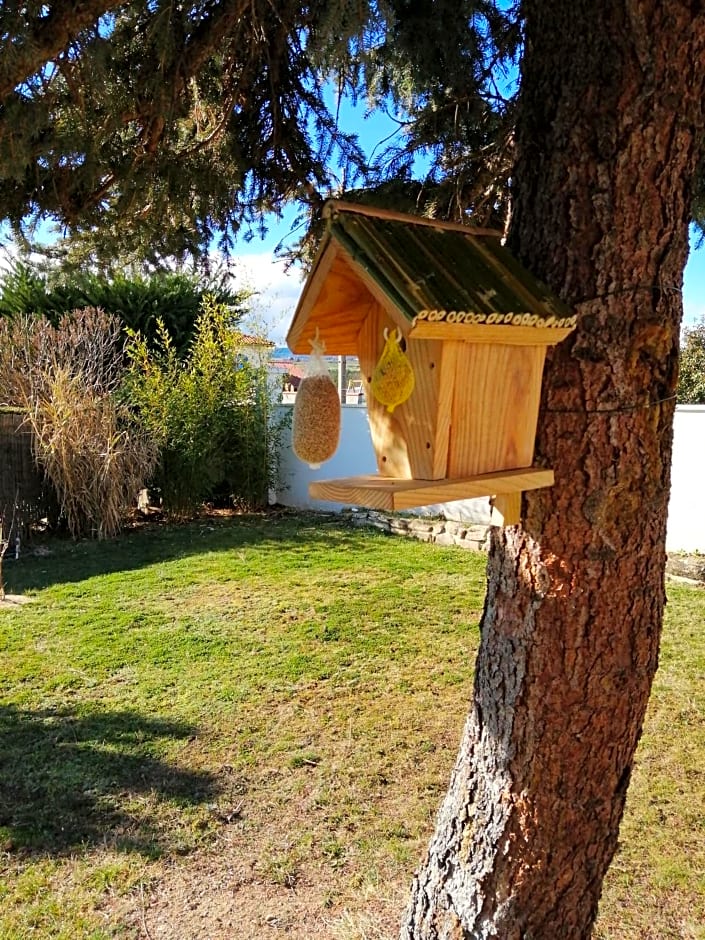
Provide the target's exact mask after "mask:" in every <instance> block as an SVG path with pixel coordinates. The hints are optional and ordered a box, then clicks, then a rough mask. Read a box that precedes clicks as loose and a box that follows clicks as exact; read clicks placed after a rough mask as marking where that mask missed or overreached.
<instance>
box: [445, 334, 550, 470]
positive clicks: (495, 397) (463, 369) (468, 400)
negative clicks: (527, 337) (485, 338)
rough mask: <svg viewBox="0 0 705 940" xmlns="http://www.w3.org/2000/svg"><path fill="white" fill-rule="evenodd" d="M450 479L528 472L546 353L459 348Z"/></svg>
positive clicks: (460, 345) (531, 349)
mask: <svg viewBox="0 0 705 940" xmlns="http://www.w3.org/2000/svg"><path fill="white" fill-rule="evenodd" d="M453 345H456V346H457V351H456V372H455V384H454V394H453V405H452V417H451V424H452V427H451V440H450V452H449V460H448V476H449V477H450V478H457V477H468V476H473V475H475V474H478V473H490V472H494V471H498V470H509V469H514V468H520V467H530V466H531V463H532V460H533V456H534V440H535V436H536V422H537V419H538V409H539V397H540V393H541V377H542V372H543V362H544V358H545V354H546V351H545V348H544V347H542V346H488V345H485V344H475V343H458V344H453Z"/></svg>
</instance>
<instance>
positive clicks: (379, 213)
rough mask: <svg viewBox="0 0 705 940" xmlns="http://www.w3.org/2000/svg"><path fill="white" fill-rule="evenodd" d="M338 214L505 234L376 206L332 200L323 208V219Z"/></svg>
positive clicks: (501, 235)
mask: <svg viewBox="0 0 705 940" xmlns="http://www.w3.org/2000/svg"><path fill="white" fill-rule="evenodd" d="M336 212H350V213H353V214H357V215H366V216H369V217H371V218H373V219H389V220H390V221H392V222H406V223H407V224H408V225H425V226H430V227H431V228H442V229H447V230H448V231H450V232H462V233H463V235H489V236H490V237H491V238H502V237H503V236H504V232H502V231H500V230H499V229H496V228H475V227H474V226H472V225H463V224H462V223H460V222H441V221H439V220H438V219H427V218H424V217H423V216H420V215H408V214H406V213H404V212H395V211H394V210H393V209H380V208H378V207H374V206H361V205H358V204H357V203H354V202H344V201H343V200H337V199H330V200H328V202H327V203H326V204H325V206H324V207H323V213H322V215H323V218H324V219H330V218H334V217H335V213H336Z"/></svg>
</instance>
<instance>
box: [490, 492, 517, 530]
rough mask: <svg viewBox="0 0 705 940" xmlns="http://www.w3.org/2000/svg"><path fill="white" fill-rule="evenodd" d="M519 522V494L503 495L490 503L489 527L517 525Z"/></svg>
mask: <svg viewBox="0 0 705 940" xmlns="http://www.w3.org/2000/svg"><path fill="white" fill-rule="evenodd" d="M520 522H521V493H503V494H501V495H499V496H495V498H494V500H493V501H492V512H491V513H490V525H519V523H520Z"/></svg>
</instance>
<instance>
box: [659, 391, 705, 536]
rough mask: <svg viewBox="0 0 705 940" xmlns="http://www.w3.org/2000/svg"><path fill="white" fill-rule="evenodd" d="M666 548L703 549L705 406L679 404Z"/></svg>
mask: <svg viewBox="0 0 705 940" xmlns="http://www.w3.org/2000/svg"><path fill="white" fill-rule="evenodd" d="M666 549H667V550H668V551H669V552H678V551H684V552H705V405H678V407H677V408H676V416H675V420H674V424H673V463H672V464H671V501H670V503H669V505H668V528H667V530H666Z"/></svg>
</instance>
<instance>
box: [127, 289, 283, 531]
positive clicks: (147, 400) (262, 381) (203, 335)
mask: <svg viewBox="0 0 705 940" xmlns="http://www.w3.org/2000/svg"><path fill="white" fill-rule="evenodd" d="M127 355H128V358H129V360H130V373H129V377H128V383H127V386H126V388H127V395H128V398H129V401H130V403H131V405H132V407H133V408H134V409H135V411H136V413H137V415H138V416H139V420H140V423H141V425H142V426H143V427H144V428H145V429H146V430H147V431H148V433H149V434H150V436H151V438H152V440H154V441H155V443H156V444H157V446H158V448H159V453H160V457H159V463H158V466H157V471H156V474H155V478H154V483H155V485H156V487H158V489H159V490H160V492H161V496H162V500H163V506H164V508H165V509H166V510H167V511H170V512H175V513H181V512H185V511H189V510H191V509H193V508H194V507H195V506H197V505H199V504H200V503H201V502H203V501H204V500H217V499H219V500H223V501H227V503H229V504H230V505H235V506H242V507H246V508H249V509H257V508H261V507H263V506H265V505H266V504H267V499H268V493H269V489H270V488H271V487H272V486H273V485H274V483H275V481H276V474H277V457H276V455H277V450H278V440H279V433H280V431H281V428H282V421H281V420H280V419H277V418H276V416H275V412H274V407H273V406H274V396H273V394H272V389H271V387H270V385H269V383H268V379H267V371H266V365H265V363H264V361H262V360H261V358H258V357H257V352H256V347H255V348H254V349H253V347H252V346H251V345H248V344H246V342H245V337H244V336H243V334H242V333H240V332H239V331H238V330H237V329H236V328H235V327H234V324H233V322H232V317H231V313H230V310H229V308H228V307H227V306H226V305H225V304H222V303H219V302H218V301H217V300H216V299H215V298H213V297H206V298H205V299H204V301H203V304H202V307H201V313H200V315H199V317H198V319H197V321H196V324H195V329H194V336H193V339H192V341H191V345H190V347H189V350H188V353H187V355H186V356H185V357H183V358H180V357H179V356H178V353H177V350H176V348H175V346H174V343H173V341H172V339H171V337H170V335H169V332H168V330H167V329H166V328H165V326H164V324H163V323H160V324H159V325H158V327H157V337H156V341H155V342H154V343H153V344H152V345H151V346H150V345H149V344H148V343H147V341H146V339H145V338H144V337H143V336H142V335H140V334H137V333H132V334H131V335H130V339H129V341H128V346H127Z"/></svg>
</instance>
